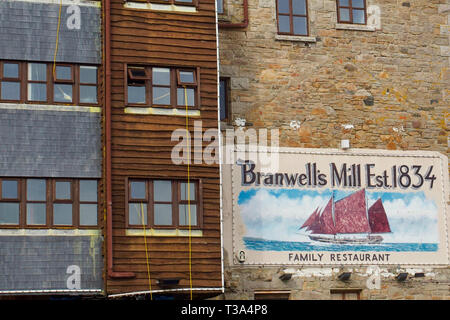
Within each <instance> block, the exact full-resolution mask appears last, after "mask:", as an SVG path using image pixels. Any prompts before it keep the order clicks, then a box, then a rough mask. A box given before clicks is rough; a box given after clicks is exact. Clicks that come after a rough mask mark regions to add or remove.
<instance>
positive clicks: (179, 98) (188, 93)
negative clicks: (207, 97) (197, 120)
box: [177, 88, 195, 107]
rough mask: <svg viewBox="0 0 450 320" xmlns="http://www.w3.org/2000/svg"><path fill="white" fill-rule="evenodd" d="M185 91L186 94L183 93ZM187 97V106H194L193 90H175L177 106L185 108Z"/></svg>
mask: <svg viewBox="0 0 450 320" xmlns="http://www.w3.org/2000/svg"><path fill="white" fill-rule="evenodd" d="M184 90H186V92H184ZM186 97H187V105H188V106H190V107H192V106H195V90H194V89H192V88H189V89H188V88H186V89H185V88H177V104H178V105H179V106H185V105H186V100H185V98H186Z"/></svg>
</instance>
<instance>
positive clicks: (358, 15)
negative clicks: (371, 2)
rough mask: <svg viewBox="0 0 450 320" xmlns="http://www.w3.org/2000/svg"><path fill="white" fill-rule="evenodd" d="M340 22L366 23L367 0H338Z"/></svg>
mask: <svg viewBox="0 0 450 320" xmlns="http://www.w3.org/2000/svg"><path fill="white" fill-rule="evenodd" d="M337 16H338V22H339V23H353V24H366V20H367V19H366V1H365V0H337Z"/></svg>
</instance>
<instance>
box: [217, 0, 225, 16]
mask: <svg viewBox="0 0 450 320" xmlns="http://www.w3.org/2000/svg"><path fill="white" fill-rule="evenodd" d="M216 5H217V13H218V14H223V13H224V11H223V0H216Z"/></svg>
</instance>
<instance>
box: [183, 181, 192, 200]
mask: <svg viewBox="0 0 450 320" xmlns="http://www.w3.org/2000/svg"><path fill="white" fill-rule="evenodd" d="M187 186H188V184H187V182H182V183H181V200H188V199H189V200H195V183H192V182H190V183H189V188H187ZM188 191H189V197H188Z"/></svg>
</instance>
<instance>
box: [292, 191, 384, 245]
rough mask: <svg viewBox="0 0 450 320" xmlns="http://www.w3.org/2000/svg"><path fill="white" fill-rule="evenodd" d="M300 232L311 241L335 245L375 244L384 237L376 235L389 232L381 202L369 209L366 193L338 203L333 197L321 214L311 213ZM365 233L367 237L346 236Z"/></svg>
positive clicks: (359, 192) (363, 192)
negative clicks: (305, 234)
mask: <svg viewBox="0 0 450 320" xmlns="http://www.w3.org/2000/svg"><path fill="white" fill-rule="evenodd" d="M303 228H306V230H307V231H311V234H310V235H309V238H310V239H311V240H315V241H319V242H325V243H336V244H376V243H380V242H382V241H383V237H382V236H381V235H375V234H380V233H389V232H391V228H390V227H389V221H388V218H387V216H386V211H385V209H384V207H383V202H382V201H381V198H379V199H377V201H376V202H375V203H374V204H373V205H372V206H371V207H370V208H368V206H367V200H366V191H365V189H362V190H360V191H357V192H355V193H353V194H351V195H349V196H347V197H345V198H343V199H341V200H339V201H334V196H332V197H331V198H330V200H329V201H328V203H327V205H326V206H325V208H324V209H323V210H322V211H319V208H316V209H315V210H314V212H313V213H312V214H311V216H309V218H308V219H307V220H306V221H305V223H304V224H303V225H302V226H301V227H300V230H301V229H303ZM364 233H366V234H367V236H365V237H356V238H355V237H346V236H345V235H348V234H364ZM330 235H331V237H330Z"/></svg>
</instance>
